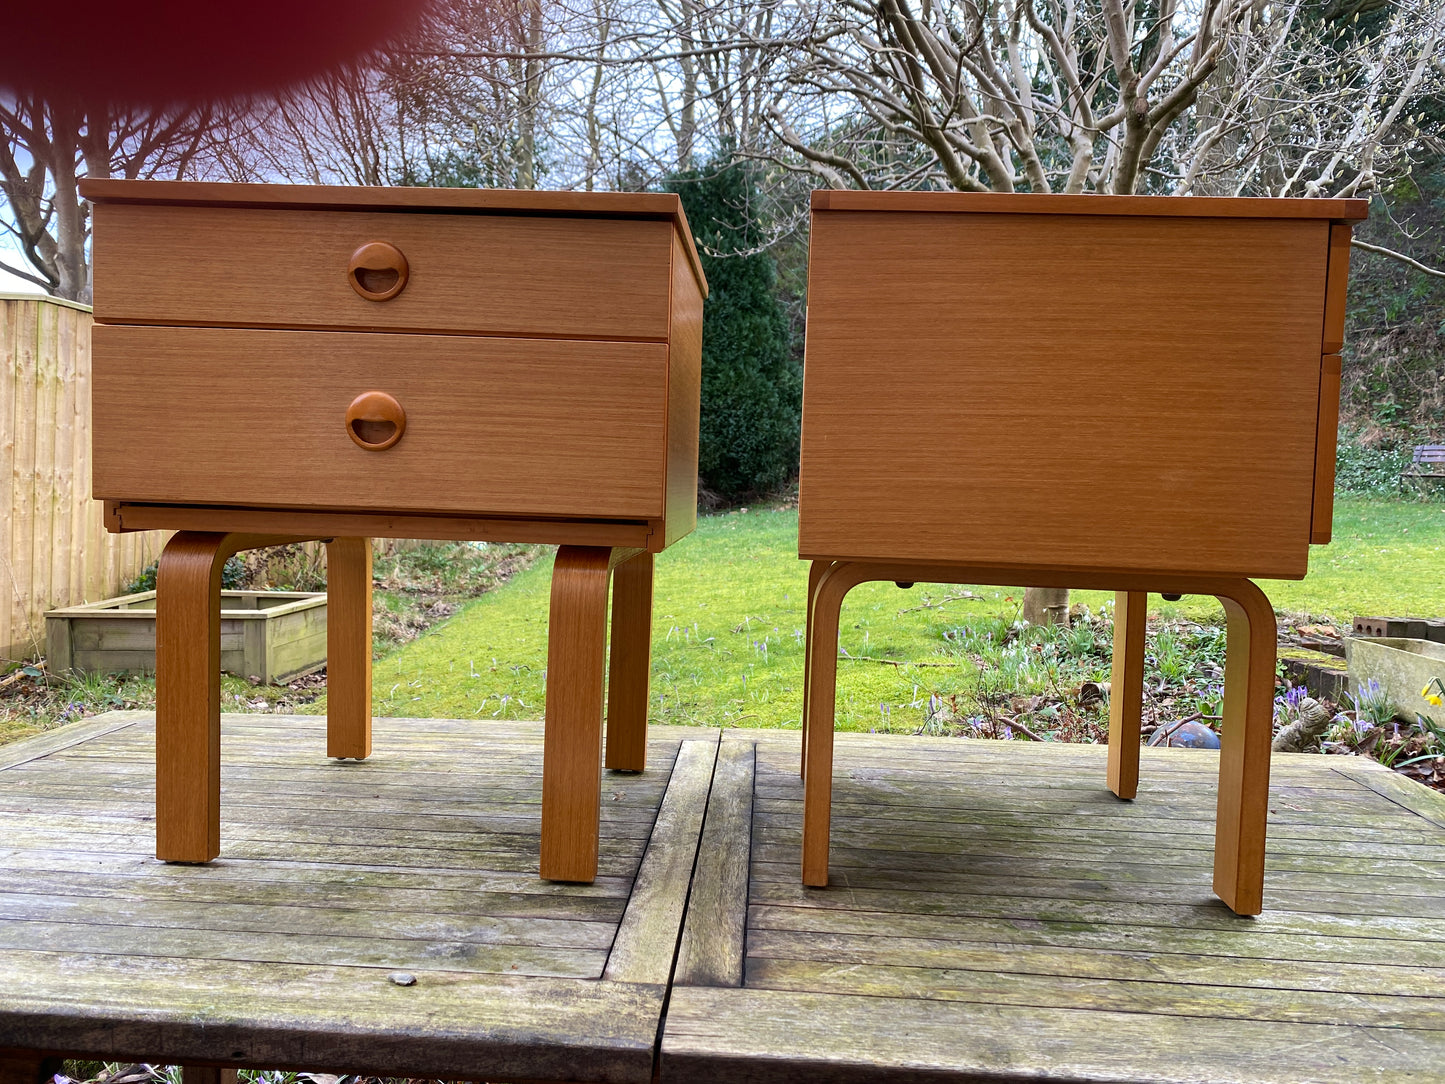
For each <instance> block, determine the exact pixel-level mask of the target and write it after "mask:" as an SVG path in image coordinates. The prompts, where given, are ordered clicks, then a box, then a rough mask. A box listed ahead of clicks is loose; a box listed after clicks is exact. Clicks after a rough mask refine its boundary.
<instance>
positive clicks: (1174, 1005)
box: [748, 954, 1445, 1046]
mask: <svg viewBox="0 0 1445 1084" xmlns="http://www.w3.org/2000/svg"><path fill="white" fill-rule="evenodd" d="M843 955H844V957H845V959H844V960H842V961H840V962H837V963H830V962H823V963H820V962H815V961H813V960H807V961H798V960H789V959H754V960H749V962H748V982H749V986H750V987H752V988H755V989H768V990H792V991H797V992H800V993H813V992H815V993H824V994H846V995H858V994H862V995H866V996H869V997H897V998H910V999H914V1000H918V1001H936V1002H971V1003H974V1004H978V1005H990V1006H994V1005H997V1006H1016V1007H1018V1008H1019V1009H1020V1010H1022V1011H1028V1010H1032V1009H1035V1008H1056V1009H1088V1010H1091V1011H1094V1012H1100V1011H1104V1012H1136V1013H1137V1012H1147V1013H1160V1014H1164V1015H1168V1016H1185V1017H1200V1016H1202V1017H1207V1018H1210V1019H1216V1020H1229V1019H1235V1020H1275V1021H1285V1022H1290V1023H1296V1024H1317V1023H1319V1022H1320V1021H1321V1020H1325V1019H1329V1018H1330V1017H1331V1016H1333V1015H1334V1014H1335V1013H1337V1012H1339V1010H1340V1005H1341V1001H1342V999H1341V997H1340V996H1339V995H1338V994H1336V993H1332V992H1324V993H1314V992H1310V991H1302V990H1297V989H1285V990H1280V989H1275V988H1270V987H1263V988H1253V987H1242V986H1237V985H1199V984H1194V983H1190V982H1186V981H1182V980H1181V979H1178V978H1174V979H1172V980H1171V981H1170V982H1169V983H1168V984H1167V985H1164V984H1162V983H1160V982H1159V981H1158V979H1157V978H1153V977H1151V978H1148V979H1144V980H1139V981H1133V980H1127V979H1120V978H1115V977H1113V976H1106V977H1102V978H1092V977H1081V976H1076V975H1071V976H1068V981H1066V982H1061V981H1060V976H1058V975H1056V974H1051V973H1046V974H1043V975H1033V974H1027V973H1018V972H1012V971H1006V970H1002V969H1000V970H998V971H990V970H986V969H984V968H982V967H980V968H978V969H975V968H973V967H971V966H958V967H946V968H945V967H914V966H898V965H894V964H886V963H878V962H876V961H873V960H867V961H855V960H853V959H852V958H850V957H848V956H847V954H843ZM860 962H861V964H862V967H861V968H860ZM969 962H970V963H972V961H969ZM860 970H862V971H863V974H862V976H860V975H859V971H860ZM1437 978H1438V977H1437ZM1436 988H1437V989H1440V990H1445V985H1440V984H1439V983H1438V981H1437V984H1436ZM1349 1002H1350V1023H1352V1024H1354V1025H1357V1026H1361V1027H1377V1028H1394V1027H1400V1028H1418V1029H1421V1030H1425V1031H1435V1032H1440V1031H1445V997H1423V996H1419V993H1418V991H1416V990H1405V991H1402V992H1401V993H1397V994H1360V993H1353V994H1351V996H1350V998H1349ZM1442 1046H1445V1037H1442Z"/></svg>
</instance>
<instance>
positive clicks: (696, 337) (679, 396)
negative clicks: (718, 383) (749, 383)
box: [664, 236, 703, 546]
mask: <svg viewBox="0 0 1445 1084" xmlns="http://www.w3.org/2000/svg"><path fill="white" fill-rule="evenodd" d="M702 302H703V298H702V291H701V290H700V289H698V284H697V279H696V278H695V277H694V276H693V272H692V265H691V263H689V261H688V258H687V251H686V249H685V248H684V247H683V244H682V241H681V240H680V239H679V238H677V237H676V236H674V237H673V240H672V331H671V335H670V339H669V345H668V352H667V483H666V484H667V524H666V527H665V532H664V536H665V544H666V545H669V546H670V545H672V544H673V542H675V541H676V540H677V539H679V538H681V537H682V536H683V535H685V534H689V533H691V531H692V530H693V528H695V527H696V526H697V440H698V415H699V410H700V396H701V392H702Z"/></svg>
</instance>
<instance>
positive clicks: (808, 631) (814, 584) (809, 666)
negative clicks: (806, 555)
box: [798, 561, 833, 779]
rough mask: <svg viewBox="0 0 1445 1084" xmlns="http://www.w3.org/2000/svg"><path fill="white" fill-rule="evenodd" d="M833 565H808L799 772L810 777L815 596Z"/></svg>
mask: <svg viewBox="0 0 1445 1084" xmlns="http://www.w3.org/2000/svg"><path fill="white" fill-rule="evenodd" d="M832 567H833V562H832V561H813V562H811V563H809V565H808V616H807V620H806V621H804V623H803V755H802V758H801V760H800V762H799V765H798V774H800V775H801V776H802V777H803V778H804V779H806V778H807V777H808V675H809V674H811V673H812V672H813V596H814V595H816V594H817V593H818V581H819V580H821V579H822V578H823V573H825V572H827V571H828V569H830V568H832Z"/></svg>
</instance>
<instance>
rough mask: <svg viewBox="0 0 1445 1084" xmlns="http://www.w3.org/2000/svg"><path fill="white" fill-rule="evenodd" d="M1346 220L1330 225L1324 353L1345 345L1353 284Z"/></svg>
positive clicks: (1323, 339) (1348, 230)
mask: <svg viewBox="0 0 1445 1084" xmlns="http://www.w3.org/2000/svg"><path fill="white" fill-rule="evenodd" d="M1353 233H1354V231H1353V230H1352V229H1351V228H1350V227H1349V226H1348V225H1346V224H1345V223H1341V222H1337V223H1335V224H1334V225H1333V226H1331V227H1330V265H1329V272H1328V280H1327V282H1326V285H1325V330H1324V335H1323V337H1322V338H1321V341H1320V353H1321V354H1338V353H1339V352H1340V351H1341V350H1342V349H1344V346H1345V295H1346V293H1347V292H1348V288H1349V284H1350V238H1351V237H1352V236H1353Z"/></svg>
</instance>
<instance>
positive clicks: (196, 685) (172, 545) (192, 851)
mask: <svg viewBox="0 0 1445 1084" xmlns="http://www.w3.org/2000/svg"><path fill="white" fill-rule="evenodd" d="M230 542H231V536H230V535H224V534H206V533H201V532H199V531H181V532H179V533H178V534H175V535H173V536H172V537H171V540H170V541H169V542H167V543H166V548H165V549H164V550H163V551H162V552H161V559H160V565H159V568H158V569H157V571H156V857H157V858H159V859H161V860H162V861H165V862H209V861H210V860H211V859H213V858H215V857H216V856H217V855H218V854H220V853H221V566H222V565H224V564H225V562H226V558H227V557H229V556H230V555H231V554H232V553H234V552H235V549H234V547H233V546H232V545H231V544H230Z"/></svg>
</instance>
